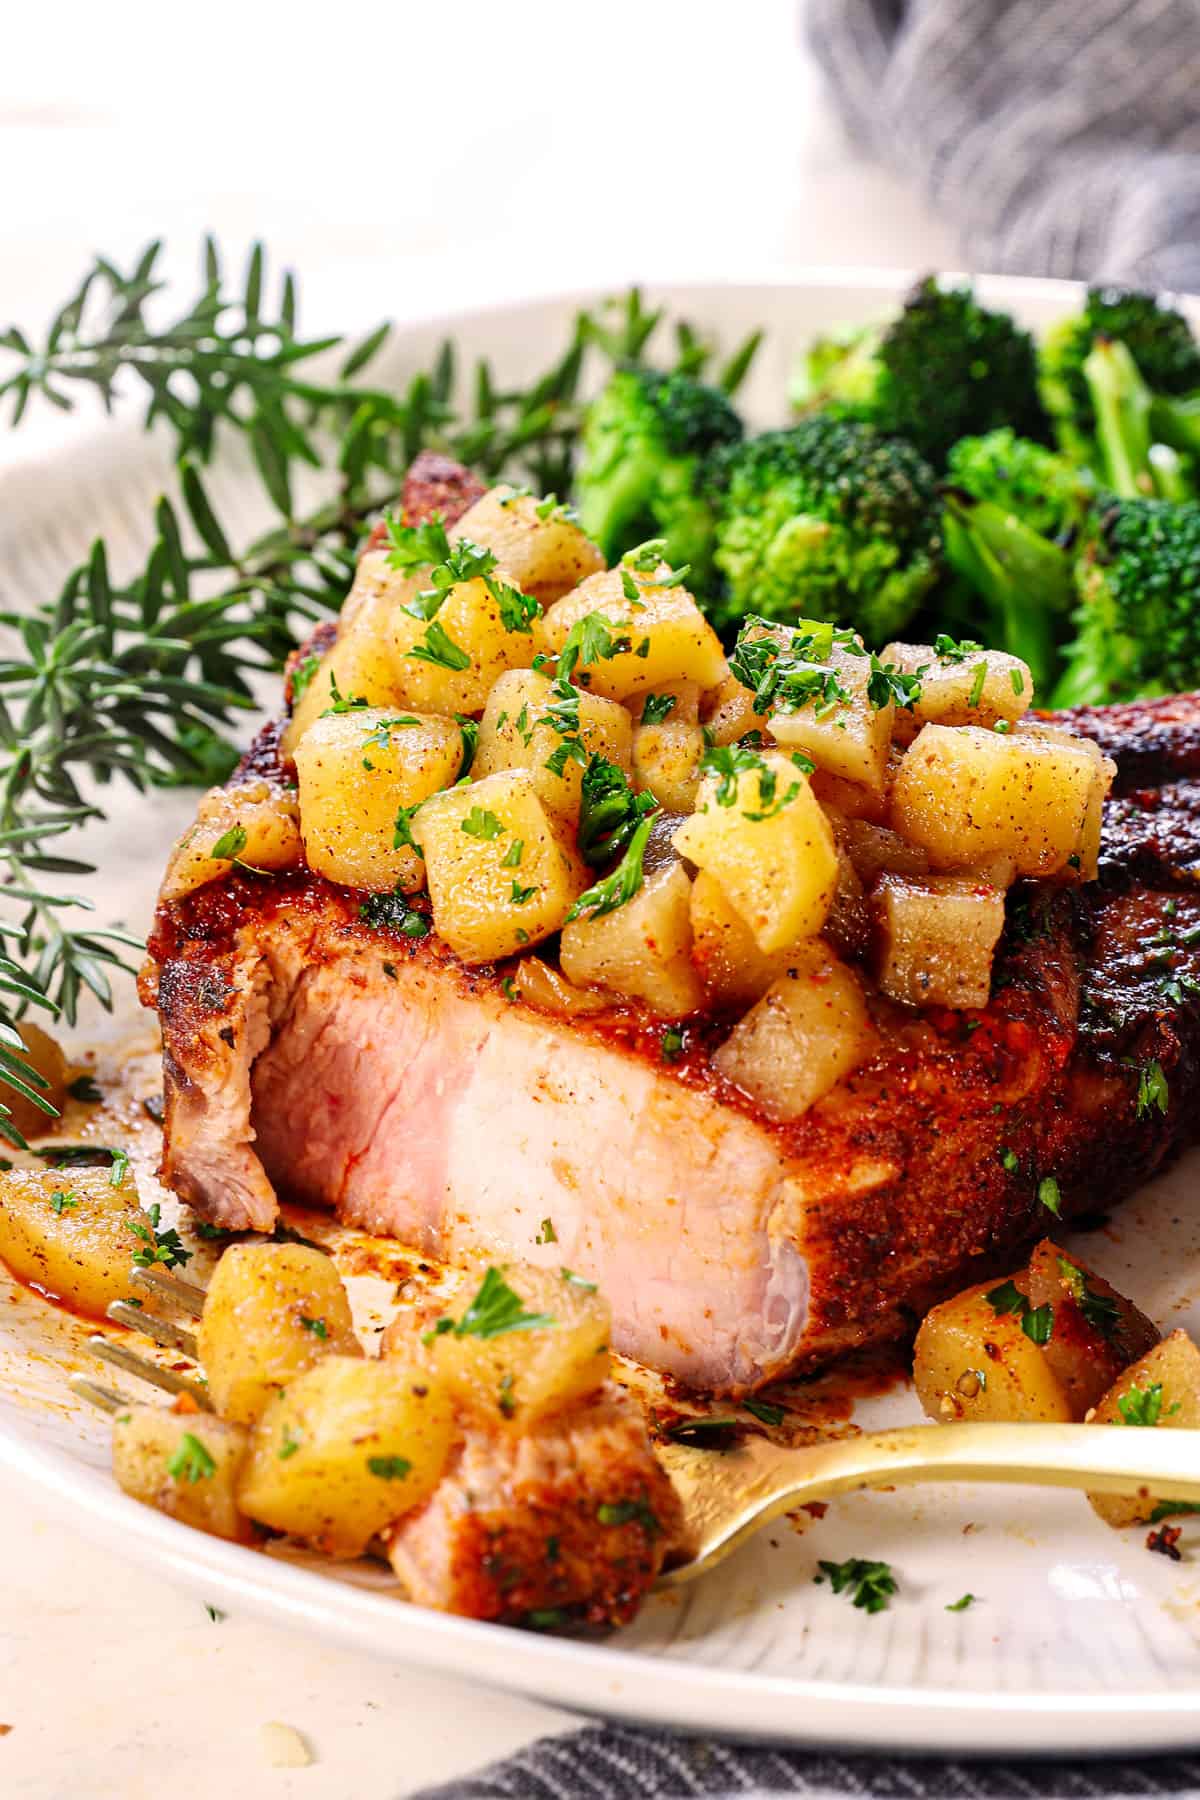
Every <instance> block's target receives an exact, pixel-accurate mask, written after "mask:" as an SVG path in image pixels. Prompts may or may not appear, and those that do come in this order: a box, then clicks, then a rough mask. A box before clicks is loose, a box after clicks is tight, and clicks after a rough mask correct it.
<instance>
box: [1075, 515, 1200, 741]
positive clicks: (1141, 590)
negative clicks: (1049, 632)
mask: <svg viewBox="0 0 1200 1800" xmlns="http://www.w3.org/2000/svg"><path fill="white" fill-rule="evenodd" d="M1076 583H1077V587H1078V593H1079V599H1080V606H1079V610H1078V611H1077V613H1076V615H1075V620H1076V628H1077V635H1076V638H1075V641H1074V643H1073V644H1072V645H1071V646H1070V649H1069V651H1068V660H1067V667H1066V670H1065V672H1064V674H1063V677H1062V680H1061V681H1060V682H1059V684H1058V687H1057V688H1056V690H1055V693H1054V704H1055V705H1056V706H1089V705H1090V706H1098V705H1102V704H1103V703H1104V702H1106V701H1109V700H1129V699H1134V698H1135V697H1136V696H1138V695H1140V694H1164V693H1178V692H1180V691H1181V690H1184V689H1187V688H1193V687H1196V686H1197V685H1200V507H1197V506H1194V505H1182V506H1180V505H1177V504H1176V503H1174V502H1173V501H1170V500H1113V501H1112V502H1111V503H1109V504H1105V505H1103V506H1102V507H1101V509H1100V511H1099V513H1098V516H1097V521H1096V525H1095V528H1094V530H1093V531H1092V532H1091V533H1090V534H1089V538H1088V542H1087V544H1086V545H1085V548H1084V551H1083V554H1082V556H1081V557H1080V559H1079V563H1078V565H1077V569H1076Z"/></svg>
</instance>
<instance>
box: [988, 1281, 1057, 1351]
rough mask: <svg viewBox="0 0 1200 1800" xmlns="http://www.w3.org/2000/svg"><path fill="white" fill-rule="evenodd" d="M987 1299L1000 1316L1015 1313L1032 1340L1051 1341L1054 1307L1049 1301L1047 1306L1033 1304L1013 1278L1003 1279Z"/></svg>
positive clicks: (1042, 1342)
mask: <svg viewBox="0 0 1200 1800" xmlns="http://www.w3.org/2000/svg"><path fill="white" fill-rule="evenodd" d="M986 1299H987V1303H988V1305H989V1306H990V1307H991V1309H992V1311H993V1312H994V1313H995V1314H996V1315H997V1316H998V1317H1002V1316H1003V1315H1004V1314H1005V1313H1015V1314H1016V1315H1017V1317H1018V1318H1019V1319H1020V1321H1021V1330H1022V1331H1023V1332H1024V1333H1025V1336H1026V1337H1027V1338H1029V1339H1030V1340H1031V1342H1033V1343H1035V1344H1048V1343H1049V1342H1050V1339H1051V1338H1052V1337H1053V1335H1054V1308H1053V1307H1052V1306H1051V1305H1050V1304H1049V1303H1048V1302H1047V1304H1046V1305H1045V1306H1031V1305H1030V1302H1029V1299H1028V1296H1027V1295H1025V1294H1023V1293H1022V1292H1021V1290H1020V1288H1019V1287H1018V1286H1017V1284H1016V1282H1015V1281H1012V1280H1009V1281H1002V1282H1001V1283H1000V1285H999V1287H994V1288H992V1290H991V1291H990V1293H988V1295H987V1296H986Z"/></svg>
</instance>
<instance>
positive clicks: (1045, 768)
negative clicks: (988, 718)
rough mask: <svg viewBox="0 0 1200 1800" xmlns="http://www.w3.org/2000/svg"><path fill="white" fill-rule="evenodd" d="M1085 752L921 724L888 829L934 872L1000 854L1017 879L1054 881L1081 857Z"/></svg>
mask: <svg viewBox="0 0 1200 1800" xmlns="http://www.w3.org/2000/svg"><path fill="white" fill-rule="evenodd" d="M1094 752H1095V746H1094V745H1093V746H1089V745H1085V744H1084V743H1083V742H1082V741H1081V740H1079V739H1072V738H1070V737H1069V735H1068V734H1066V733H1064V734H1062V735H1061V737H1058V738H1055V739H1053V740H1052V739H1050V738H1047V737H1045V736H1043V735H1040V734H1039V735H1034V734H1032V733H1030V734H1021V733H1015V732H1013V733H1004V734H1001V733H999V732H996V731H984V730H982V729H981V728H980V727H979V726H974V725H961V726H947V725H925V726H923V727H922V729H921V731H920V733H919V735H918V736H917V738H916V740H915V741H914V743H913V744H912V747H911V748H910V749H909V750H908V752H907V754H906V755H905V757H904V761H903V762H902V763H901V765H900V770H899V773H898V774H897V776H896V784H895V787H894V788H893V790H892V821H893V823H894V825H895V826H896V829H897V830H898V831H899V832H900V834H901V836H902V837H905V838H907V839H908V840H909V842H910V843H914V844H919V845H920V846H921V848H922V849H924V850H926V851H928V853H929V859H930V861H931V862H932V864H933V865H934V867H935V868H940V869H951V868H955V867H957V868H970V867H973V866H975V865H977V864H978V863H980V862H981V861H983V860H984V859H986V858H988V857H992V856H1007V857H1011V859H1012V861H1013V864H1014V866H1015V868H1016V871H1017V873H1018V874H1019V875H1043V876H1044V875H1052V874H1055V873H1056V872H1058V871H1059V870H1062V869H1065V868H1067V866H1068V864H1070V862H1071V859H1072V857H1076V858H1077V857H1079V855H1080V846H1081V844H1082V842H1083V834H1084V828H1085V823H1086V821H1087V818H1088V811H1089V807H1090V806H1091V805H1092V796H1093V793H1094V791H1095V782H1096V759H1095V754H1094Z"/></svg>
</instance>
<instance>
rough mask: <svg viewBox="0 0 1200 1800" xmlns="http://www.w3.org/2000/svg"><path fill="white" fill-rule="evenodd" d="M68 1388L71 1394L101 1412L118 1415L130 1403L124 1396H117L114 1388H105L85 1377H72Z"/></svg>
mask: <svg viewBox="0 0 1200 1800" xmlns="http://www.w3.org/2000/svg"><path fill="white" fill-rule="evenodd" d="M68 1386H69V1387H70V1389H71V1392H72V1393H73V1394H78V1395H79V1398H80V1399H81V1400H86V1401H87V1402H88V1404H89V1405H91V1406H96V1407H99V1409H100V1411H101V1412H105V1413H119V1412H120V1411H121V1409H122V1408H123V1407H126V1406H129V1405H131V1404H132V1402H131V1401H130V1400H129V1398H128V1396H127V1395H125V1394H119V1393H118V1392H117V1390H116V1388H110V1387H105V1386H104V1385H103V1384H102V1383H101V1382H99V1381H89V1380H88V1378H87V1376H86V1375H72V1377H71V1379H70V1381H69V1383H68Z"/></svg>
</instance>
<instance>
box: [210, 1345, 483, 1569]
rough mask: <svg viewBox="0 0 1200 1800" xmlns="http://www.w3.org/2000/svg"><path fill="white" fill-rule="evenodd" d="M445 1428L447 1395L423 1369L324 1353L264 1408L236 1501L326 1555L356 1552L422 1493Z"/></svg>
mask: <svg viewBox="0 0 1200 1800" xmlns="http://www.w3.org/2000/svg"><path fill="white" fill-rule="evenodd" d="M453 1435H454V1424H453V1416H452V1413H451V1409H450V1403H449V1400H448V1398H447V1396H446V1394H445V1393H444V1391H443V1390H442V1387H441V1385H440V1383H438V1382H437V1381H436V1380H435V1379H434V1378H433V1377H431V1375H430V1374H429V1371H428V1370H426V1369H418V1368H415V1367H408V1366H405V1365H404V1364H403V1363H401V1362H400V1361H398V1360H397V1361H388V1362H364V1361H359V1360H357V1359H353V1358H350V1357H345V1356H330V1357H327V1358H326V1359H325V1360H324V1361H323V1362H320V1363H318V1364H317V1365H316V1366H315V1367H314V1368H311V1369H308V1370H306V1371H305V1373H304V1374H303V1375H297V1376H296V1378H295V1379H294V1380H293V1381H291V1382H289V1384H288V1386H287V1388H286V1389H285V1390H284V1391H283V1392H282V1393H279V1394H276V1395H275V1397H274V1398H273V1399H272V1400H271V1402H270V1403H269V1405H268V1406H267V1407H266V1408H265V1410H264V1412H263V1413H262V1416H261V1417H260V1419H259V1420H258V1423H257V1424H256V1426H255V1427H254V1430H253V1432H252V1433H251V1436H250V1449H249V1453H248V1455H247V1457H246V1461H245V1463H244V1465H243V1467H242V1471H241V1474H240V1477H239V1480H238V1491H237V1498H238V1505H239V1506H240V1507H241V1509H242V1511H243V1512H244V1513H247V1514H248V1515H249V1517H250V1518H252V1519H257V1520H259V1521H260V1522H261V1523H262V1524H264V1525H270V1526H271V1527H272V1528H273V1529H274V1530H275V1531H286V1532H287V1533H288V1534H289V1535H290V1536H292V1537H298V1538H303V1539H304V1540H305V1541H306V1542H308V1543H310V1544H313V1545H315V1547H316V1548H317V1549H319V1550H322V1551H324V1552H325V1554H326V1555H328V1556H335V1557H349V1556H359V1555H361V1553H362V1551H363V1550H365V1549H366V1546H367V1543H368V1541H369V1540H370V1539H371V1538H372V1537H374V1535H375V1533H376V1532H377V1531H382V1530H383V1528H384V1527H385V1526H386V1525H390V1524H391V1523H392V1521H393V1520H394V1519H398V1518H400V1517H401V1515H402V1514H404V1513H406V1512H411V1511H412V1509H413V1508H414V1507H416V1506H420V1505H421V1503H422V1501H424V1500H427V1499H428V1498H429V1496H430V1494H431V1493H432V1492H433V1490H434V1488H435V1487H436V1486H437V1484H438V1481H439V1479H440V1477H441V1474H442V1471H443V1469H444V1468H445V1466H446V1459H447V1457H448V1456H449V1454H450V1445H451V1442H452V1440H453Z"/></svg>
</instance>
